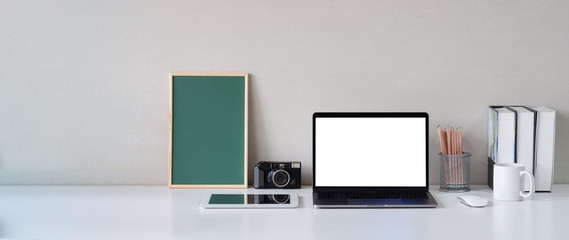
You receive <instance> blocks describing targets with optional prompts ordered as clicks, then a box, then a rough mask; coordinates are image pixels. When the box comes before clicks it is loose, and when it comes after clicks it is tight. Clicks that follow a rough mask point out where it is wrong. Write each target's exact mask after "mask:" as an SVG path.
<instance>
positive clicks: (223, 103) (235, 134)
mask: <svg viewBox="0 0 569 240" xmlns="http://www.w3.org/2000/svg"><path fill="white" fill-rule="evenodd" d="M247 86H248V74H209V73H206V74H204V73H172V74H170V157H169V162H170V164H169V184H168V185H169V187H171V188H178V187H179V188H246V187H247V95H248V94H247Z"/></svg>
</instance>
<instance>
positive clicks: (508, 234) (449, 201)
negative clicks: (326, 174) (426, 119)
mask: <svg viewBox="0 0 569 240" xmlns="http://www.w3.org/2000/svg"><path fill="white" fill-rule="evenodd" d="M283 191H284V190H280V191H278V190H277V191H274V190H272V191H271V190H257V189H247V190H203V189H202V190H196V189H168V188H167V187H165V186H0V239H265V238H266V239H437V240H440V239H516V240H519V239H567V238H568V236H569V225H568V222H569V221H568V220H567V219H569V185H555V186H554V188H553V192H552V193H537V194H536V195H535V197H533V198H532V199H530V200H526V201H520V202H499V201H493V200H492V192H491V190H490V189H489V188H488V187H487V186H472V191H471V192H469V193H467V194H476V195H479V196H482V197H485V198H486V199H488V200H490V203H489V205H488V206H486V207H484V208H469V207H466V206H464V205H462V204H461V203H459V202H458V201H457V200H456V196H459V195H461V194H458V193H443V192H440V191H438V186H431V193H432V194H433V195H434V196H435V198H436V199H437V201H438V202H439V207H438V208H433V209H315V208H313V207H312V195H311V193H312V188H311V187H303V188H302V189H300V190H289V191H285V192H298V193H299V195H300V204H299V208H297V209H276V210H267V209H249V210H244V209H200V208H199V203H200V200H201V198H202V195H203V193H205V192H217V193H241V192H257V193H268V192H283Z"/></svg>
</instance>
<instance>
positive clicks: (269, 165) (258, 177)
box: [253, 162, 301, 189]
mask: <svg viewBox="0 0 569 240" xmlns="http://www.w3.org/2000/svg"><path fill="white" fill-rule="evenodd" d="M254 174H255V176H254V179H253V180H254V184H253V186H254V187H255V188H287V189H290V188H300V184H301V180H300V162H259V163H258V164H257V165H255V169H254Z"/></svg>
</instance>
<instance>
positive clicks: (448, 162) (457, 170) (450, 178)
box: [439, 152, 472, 192]
mask: <svg viewBox="0 0 569 240" xmlns="http://www.w3.org/2000/svg"><path fill="white" fill-rule="evenodd" d="M439 155H440V156H441V171H440V172H441V181H440V185H441V188H440V191H442V192H468V191H470V156H472V154H471V153H468V152H463V154H462V155H444V154H442V153H439Z"/></svg>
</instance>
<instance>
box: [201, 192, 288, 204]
mask: <svg viewBox="0 0 569 240" xmlns="http://www.w3.org/2000/svg"><path fill="white" fill-rule="evenodd" d="M208 204H238V205H243V204H290V195H289V194H212V195H211V197H210V199H209V202H208Z"/></svg>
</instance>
